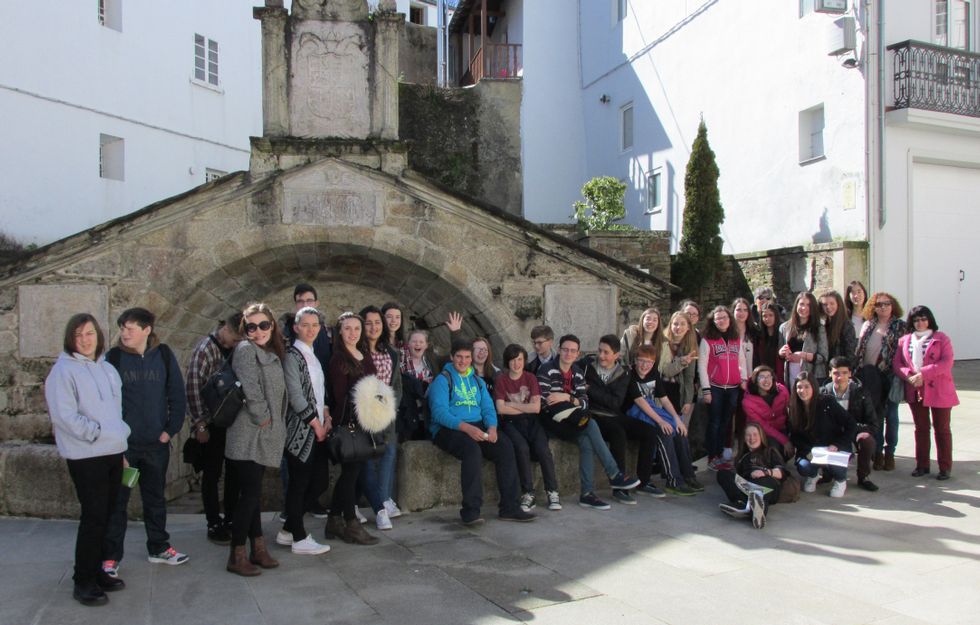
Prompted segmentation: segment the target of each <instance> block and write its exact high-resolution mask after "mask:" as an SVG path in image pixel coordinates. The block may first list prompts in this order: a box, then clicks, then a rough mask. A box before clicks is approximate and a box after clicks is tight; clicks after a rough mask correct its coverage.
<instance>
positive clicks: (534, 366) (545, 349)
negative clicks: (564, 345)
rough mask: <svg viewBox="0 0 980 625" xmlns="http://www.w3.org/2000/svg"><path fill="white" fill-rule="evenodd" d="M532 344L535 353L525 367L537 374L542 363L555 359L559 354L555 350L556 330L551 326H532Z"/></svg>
mask: <svg viewBox="0 0 980 625" xmlns="http://www.w3.org/2000/svg"><path fill="white" fill-rule="evenodd" d="M531 345H533V347H534V353H533V354H531V357H530V358H529V359H528V361H527V364H525V365H524V369H525V370H527V371H530V372H531V373H533V374H535V375H537V374H538V369H540V368H541V365H542V364H544V363H546V362H548V361H549V360H554V358H555V356H557V355H558V354H557V353H556V352H555V349H554V345H555V331H554V330H552V329H551V328H550V327H549V326H534V327H533V328H531Z"/></svg>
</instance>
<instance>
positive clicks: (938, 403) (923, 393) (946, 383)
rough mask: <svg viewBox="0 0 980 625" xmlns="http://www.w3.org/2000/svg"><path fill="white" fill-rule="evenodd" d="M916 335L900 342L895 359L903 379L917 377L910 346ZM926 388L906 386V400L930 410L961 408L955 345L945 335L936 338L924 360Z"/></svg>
mask: <svg viewBox="0 0 980 625" xmlns="http://www.w3.org/2000/svg"><path fill="white" fill-rule="evenodd" d="M911 342H912V335H911V334H906V335H905V336H903V337H902V338H900V339H898V349H897V350H895V358H894V359H892V369H893V370H894V371H895V373H896V374H897V375H898V376H899V377H900V378H901V379H902V380H908V377H909V376H910V375H912V374H914V373H916V371H915V369H914V368H913V367H912V354H911V353H909V345H910V344H911ZM922 378H923V384H922V386H920V387H918V388H916V387H914V386H912V385H911V384H909V383H908V382H906V383H905V399H906V401H908V402H909V403H917V402H919V401H921V402H922V405H923V406H926V407H927V408H952V407H953V406H956V405H959V403H960V400H959V397H957V396H956V385H955V384H954V383H953V344H952V343H951V342H950V340H949V337H948V336H946V335H945V334H943V333H942V332H939V331H936V332H933V334H932V340H931V341H930V342H929V346H928V347H927V348H926V353H925V354H924V355H923V357H922Z"/></svg>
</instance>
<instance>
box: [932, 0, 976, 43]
mask: <svg viewBox="0 0 980 625" xmlns="http://www.w3.org/2000/svg"><path fill="white" fill-rule="evenodd" d="M970 4H971V1H970V0H934V4H933V22H934V25H935V28H934V31H933V33H934V37H933V40H934V41H935V43H936V44H937V45H940V46H947V47H950V48H959V49H960V50H969V49H970V43H971V42H970V20H971V19H972V13H971V10H970V9H971V7H970Z"/></svg>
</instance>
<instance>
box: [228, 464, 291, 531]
mask: <svg viewBox="0 0 980 625" xmlns="http://www.w3.org/2000/svg"><path fill="white" fill-rule="evenodd" d="M231 463H232V464H233V465H234V466H235V472H236V473H237V474H238V483H239V485H240V486H241V492H240V494H239V497H238V503H237V504H236V505H235V511H234V513H233V514H232V518H231V544H232V546H235V547H241V546H242V545H244V544H245V540H246V539H247V538H258V537H259V536H262V519H261V518H260V517H259V506H260V505H261V501H262V476H263V475H265V467H264V466H262V465H261V464H259V463H257V462H252V461H251V460H232V461H231ZM304 538H305V536H304Z"/></svg>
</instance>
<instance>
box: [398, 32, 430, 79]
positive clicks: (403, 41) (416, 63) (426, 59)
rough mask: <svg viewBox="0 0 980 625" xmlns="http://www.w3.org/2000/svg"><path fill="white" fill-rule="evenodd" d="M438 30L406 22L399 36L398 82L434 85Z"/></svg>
mask: <svg viewBox="0 0 980 625" xmlns="http://www.w3.org/2000/svg"><path fill="white" fill-rule="evenodd" d="M437 42H438V34H437V30H436V29H435V28H433V27H431V26H421V25H419V24H412V23H411V22H406V23H405V27H404V28H403V29H402V31H401V32H400V33H399V36H398V80H399V81H400V82H407V83H412V84H416V85H434V84H436V77H437V71H438V62H437V61H438V59H437Z"/></svg>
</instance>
